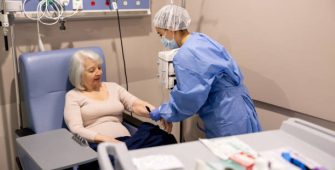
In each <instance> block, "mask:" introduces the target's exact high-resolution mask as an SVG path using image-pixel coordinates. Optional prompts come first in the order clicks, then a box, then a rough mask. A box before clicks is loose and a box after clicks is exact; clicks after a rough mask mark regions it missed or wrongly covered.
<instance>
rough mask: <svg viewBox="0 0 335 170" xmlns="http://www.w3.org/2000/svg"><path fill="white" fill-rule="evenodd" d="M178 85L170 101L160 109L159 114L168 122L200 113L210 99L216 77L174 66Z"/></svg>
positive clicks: (172, 92)
mask: <svg viewBox="0 0 335 170" xmlns="http://www.w3.org/2000/svg"><path fill="white" fill-rule="evenodd" d="M174 69H175V72H176V75H177V77H176V78H177V85H176V86H175V87H174V88H173V90H172V91H171V95H170V101H169V102H168V103H165V104H163V105H161V106H160V107H159V114H160V116H161V117H162V118H164V119H165V120H167V121H168V122H178V121H181V120H184V119H186V118H188V117H190V116H192V115H194V114H195V113H197V112H198V111H199V109H200V108H201V107H202V106H203V104H204V103H205V102H206V100H207V98H208V94H209V91H210V90H211V85H212V83H213V80H214V77H212V78H209V77H206V76H201V75H199V74H198V73H196V72H194V71H192V70H189V69H186V68H182V67H180V66H179V65H174Z"/></svg>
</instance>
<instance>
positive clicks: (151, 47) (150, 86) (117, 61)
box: [0, 0, 335, 169]
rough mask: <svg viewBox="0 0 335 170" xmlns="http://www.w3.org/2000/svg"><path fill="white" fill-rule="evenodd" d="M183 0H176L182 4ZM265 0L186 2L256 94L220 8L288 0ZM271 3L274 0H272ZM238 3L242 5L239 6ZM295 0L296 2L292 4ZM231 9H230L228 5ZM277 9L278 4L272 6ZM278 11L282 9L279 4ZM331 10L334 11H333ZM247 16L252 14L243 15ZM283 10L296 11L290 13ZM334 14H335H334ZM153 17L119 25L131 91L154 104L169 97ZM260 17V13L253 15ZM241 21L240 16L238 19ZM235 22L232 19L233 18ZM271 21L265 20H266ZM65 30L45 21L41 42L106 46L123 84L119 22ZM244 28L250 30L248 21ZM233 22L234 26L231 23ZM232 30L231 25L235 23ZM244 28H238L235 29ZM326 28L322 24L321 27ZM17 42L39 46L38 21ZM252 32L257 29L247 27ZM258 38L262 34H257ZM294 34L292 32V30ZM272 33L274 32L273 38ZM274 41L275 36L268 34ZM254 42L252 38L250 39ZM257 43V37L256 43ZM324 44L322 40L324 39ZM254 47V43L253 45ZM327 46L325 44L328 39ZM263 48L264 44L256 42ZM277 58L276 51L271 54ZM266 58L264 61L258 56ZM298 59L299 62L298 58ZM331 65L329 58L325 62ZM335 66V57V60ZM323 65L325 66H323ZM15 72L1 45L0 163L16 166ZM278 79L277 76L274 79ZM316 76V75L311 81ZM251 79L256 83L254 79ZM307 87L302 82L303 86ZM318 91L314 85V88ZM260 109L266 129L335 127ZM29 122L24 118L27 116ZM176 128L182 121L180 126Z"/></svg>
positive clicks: (20, 31)
mask: <svg viewBox="0 0 335 170" xmlns="http://www.w3.org/2000/svg"><path fill="white" fill-rule="evenodd" d="M300 1H301V3H300V4H299V3H296V4H293V5H294V7H295V8H297V10H299V9H304V5H303V4H304V3H305V1H304V0H300ZM168 2H169V0H164V1H163V0H153V1H152V12H153V13H155V12H156V11H157V10H158V9H159V8H160V7H161V6H163V5H164V4H166V3H168ZM178 2H179V1H176V3H178ZM263 2H265V1H264V0H262V1H255V0H248V1H236V0H211V1H205V0H197V1H186V7H187V9H188V10H189V12H190V15H191V16H192V24H191V28H190V30H191V31H199V32H204V33H206V34H208V35H210V36H211V37H213V38H214V39H216V40H217V41H219V42H220V43H222V44H224V45H225V47H226V48H227V49H228V51H229V52H230V53H231V55H232V56H233V57H234V58H235V59H236V60H237V62H238V63H242V64H241V65H240V66H241V69H242V71H243V73H244V74H245V77H246V84H247V86H248V87H250V86H252V88H249V90H250V93H251V94H257V93H258V90H259V91H261V90H262V88H259V89H258V88H257V87H254V84H250V82H251V81H250V80H249V78H248V75H250V72H251V71H250V70H248V69H247V68H248V65H247V63H246V62H245V59H244V58H243V57H244V56H243V55H240V54H241V49H240V48H239V47H238V46H235V45H234V43H232V42H234V41H235V39H234V38H235V37H234V36H232V35H229V32H227V31H226V27H225V25H224V23H227V20H226V18H229V17H234V16H230V15H229V11H228V12H221V11H222V9H221V8H222V7H224V6H227V5H229V7H231V8H230V10H231V11H232V13H234V12H236V11H237V12H238V11H239V12H241V13H243V10H244V9H245V8H242V7H246V6H247V7H250V8H254V9H257V10H258V9H259V7H260V6H261V7H262V6H263V7H264V8H266V7H267V5H274V4H271V3H279V2H280V3H281V4H285V3H288V2H289V0H285V1H269V2H267V3H263ZM308 2H309V3H313V4H314V5H315V7H318V6H319V5H322V6H334V2H332V0H324V1H315V2H314V1H313V2H311V1H310V0H309V1H308ZM269 3H270V4H269ZM239 5H240V6H239ZM291 5H292V4H291ZM226 10H227V9H226ZM274 10H276V9H274ZM278 10H280V9H278ZM331 12H333V13H334V12H335V10H332V11H331ZM244 15H248V14H244ZM285 15H287V16H289V15H293V14H292V13H286V14H285ZM311 15H312V14H311ZM334 16H335V15H334ZM152 17H153V16H148V17H137V18H123V19H122V20H121V25H122V26H121V27H122V33H123V43H124V50H125V58H126V64H127V73H128V80H129V90H130V92H131V93H133V94H134V95H136V96H138V97H140V98H142V99H144V100H147V101H149V102H151V103H153V104H155V105H156V106H157V105H158V104H160V103H161V102H163V101H166V100H167V99H168V92H167V91H166V90H165V89H163V88H161V87H160V85H159V83H158V81H157V80H156V73H157V71H156V70H157V66H156V59H157V53H158V51H160V50H163V47H162V45H161V44H160V39H159V37H158V36H157V34H156V32H155V30H154V29H153V28H152V25H151V21H152ZM253 19H254V20H257V18H253ZM236 20H237V21H238V18H236ZM230 22H231V20H230ZM264 24H267V23H264ZM66 26H67V28H66V31H60V30H59V29H58V26H54V27H50V26H41V33H42V34H43V35H44V36H43V38H42V39H43V41H44V43H45V45H46V49H47V50H50V49H52V50H55V49H60V48H72V47H85V46H99V47H101V48H102V49H103V51H104V54H105V56H106V65H107V71H106V75H107V80H108V81H114V82H117V83H119V84H124V83H125V78H124V73H123V64H122V56H121V48H120V39H119V37H118V29H117V21H116V20H115V19H108V20H89V21H85V20H83V21H70V22H67V23H66ZM245 26H246V28H245V29H246V31H247V30H248V27H247V24H246V25H245ZM233 27H234V25H233ZM231 29H232V28H231ZM236 29H240V28H236ZM322 31H323V28H320V32H322ZM15 34H16V45H17V52H18V54H21V53H24V52H34V51H38V48H37V35H36V24H35V23H19V24H16V26H15ZM248 34H254V32H252V31H249V32H248ZM259 36H260V37H261V36H262V35H259ZM292 36H294V35H292ZM270 38H271V37H270ZM270 40H271V39H270ZM246 43H250V42H246ZM255 43H257V42H255ZM320 43H321V44H322V43H324V42H320ZM250 45H252V46H254V45H255V44H250ZM325 45H326V44H325ZM0 46H1V47H3V42H2V41H0ZM256 47H257V46H256ZM258 48H259V49H260V51H262V49H263V48H262V47H258ZM275 48H280V49H283V50H285V48H286V47H285V45H283V46H281V47H274V49H271V50H275ZM269 57H275V56H269ZM259 62H262V61H259ZM297 62H299V61H297ZM324 64H329V63H324ZM332 64H333V65H334V68H335V62H333V63H332ZM319 67H322V65H320V66H319ZM13 78H14V74H13V67H12V58H11V55H10V53H9V52H5V51H4V50H1V55H0V84H1V86H0V148H2V149H0V165H1V169H16V165H15V159H14V157H15V142H14V141H15V136H14V130H15V129H17V128H18V121H17V114H16V99H15V89H14V79H13ZM274 79H275V78H274ZM311 81H312V80H311ZM251 83H252V82H251ZM302 88H304V87H302ZM310 90H315V89H310ZM255 103H256V106H257V112H258V114H259V117H260V120H261V124H262V126H263V128H264V130H271V129H278V128H279V127H280V124H281V122H282V121H283V120H286V119H287V118H289V117H299V118H302V119H305V120H308V121H311V122H314V123H317V124H320V125H322V126H325V127H327V128H330V129H333V130H335V124H334V122H331V121H327V120H324V119H320V118H318V117H317V116H310V115H309V114H305V113H304V112H299V111H295V110H292V109H290V108H285V107H281V106H278V105H274V104H271V103H267V101H255ZM25 124H26V119H25ZM176 127H178V126H176ZM186 131H187V135H186V136H185V138H186V139H187V140H193V139H195V138H196V137H197V136H198V134H189V131H190V128H189V127H187V130H186ZM174 134H176V136H178V130H177V129H176V128H175V129H174Z"/></svg>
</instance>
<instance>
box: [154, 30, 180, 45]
mask: <svg viewBox="0 0 335 170" xmlns="http://www.w3.org/2000/svg"><path fill="white" fill-rule="evenodd" d="M155 29H156V32H157V34H158V36H160V38H162V37H163V36H165V38H167V39H169V40H172V39H174V40H176V42H177V44H178V45H179V46H181V40H182V37H181V36H180V34H179V33H178V31H170V30H167V29H162V28H158V27H156V28H155Z"/></svg>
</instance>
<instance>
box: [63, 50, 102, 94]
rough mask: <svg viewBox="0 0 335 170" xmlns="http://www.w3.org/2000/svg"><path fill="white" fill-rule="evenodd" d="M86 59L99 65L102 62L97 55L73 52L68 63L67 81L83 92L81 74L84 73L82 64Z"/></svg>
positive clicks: (86, 51)
mask: <svg viewBox="0 0 335 170" xmlns="http://www.w3.org/2000/svg"><path fill="white" fill-rule="evenodd" d="M86 59H91V60H93V61H95V62H98V63H99V64H102V63H103V61H102V59H101V57H100V56H99V54H97V53H96V52H93V51H90V50H79V51H77V52H75V53H74V54H73V55H72V57H71V61H70V69H69V80H70V82H71V84H72V85H73V86H74V87H75V88H76V89H78V90H85V87H84V86H83V83H82V79H81V78H82V73H83V71H84V62H85V60H86Z"/></svg>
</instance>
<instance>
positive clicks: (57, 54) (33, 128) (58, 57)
mask: <svg viewBox="0 0 335 170" xmlns="http://www.w3.org/2000/svg"><path fill="white" fill-rule="evenodd" d="M78 50H92V51H94V52H96V53H98V54H99V56H100V57H102V59H103V61H105V59H104V58H105V57H104V54H103V51H102V49H101V48H99V47H85V48H72V49H61V50H53V51H46V52H34V53H25V54H22V55H21V56H20V57H19V68H20V84H21V87H22V93H21V94H22V99H23V104H24V106H25V109H26V114H27V115H28V116H27V117H28V122H29V124H28V128H29V129H30V132H32V133H42V132H47V131H50V130H55V129H60V128H64V127H65V124H64V120H63V117H64V103H65V94H66V92H67V91H69V90H71V89H72V88H73V86H72V85H71V83H70V81H69V79H68V70H69V64H70V58H71V56H72V55H73V54H74V53H75V52H76V51H78ZM102 70H103V72H104V73H106V66H105V62H104V64H102ZM102 80H103V81H105V80H106V75H105V74H103V76H102ZM124 118H125V119H124V120H125V121H127V120H129V118H130V116H127V115H126V114H125V117H124ZM133 120H134V119H133ZM140 123H141V122H139V121H138V120H134V122H131V121H128V123H126V124H125V126H126V127H127V128H128V130H129V131H130V133H131V134H133V133H134V132H135V131H136V126H138V124H140ZM19 134H22V133H19ZM28 134H31V133H28ZM18 156H19V158H20V155H18ZM22 161H24V160H21V159H20V162H22Z"/></svg>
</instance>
